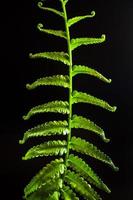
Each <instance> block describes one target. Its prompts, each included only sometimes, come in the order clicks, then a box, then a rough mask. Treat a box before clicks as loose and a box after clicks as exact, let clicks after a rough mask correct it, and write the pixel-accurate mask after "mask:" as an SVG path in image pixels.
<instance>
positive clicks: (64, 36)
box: [37, 23, 67, 39]
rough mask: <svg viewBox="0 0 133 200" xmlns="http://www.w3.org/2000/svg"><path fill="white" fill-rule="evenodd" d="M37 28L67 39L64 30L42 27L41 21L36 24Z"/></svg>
mask: <svg viewBox="0 0 133 200" xmlns="http://www.w3.org/2000/svg"><path fill="white" fill-rule="evenodd" d="M37 28H38V29H39V30H40V31H41V32H44V33H48V34H51V35H55V36H57V37H61V38H64V39H67V37H66V32H65V31H61V30H51V29H44V28H43V24H41V23H39V24H38V25H37Z"/></svg>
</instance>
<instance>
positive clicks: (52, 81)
mask: <svg viewBox="0 0 133 200" xmlns="http://www.w3.org/2000/svg"><path fill="white" fill-rule="evenodd" d="M44 85H53V86H60V87H64V88H69V86H70V84H69V76H67V75H66V76H63V75H54V76H49V77H44V78H40V79H38V80H36V81H35V82H33V83H32V84H27V85H26V88H27V89H29V90H32V89H35V88H37V87H39V86H44Z"/></svg>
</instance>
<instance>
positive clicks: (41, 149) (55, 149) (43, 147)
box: [23, 140, 67, 160]
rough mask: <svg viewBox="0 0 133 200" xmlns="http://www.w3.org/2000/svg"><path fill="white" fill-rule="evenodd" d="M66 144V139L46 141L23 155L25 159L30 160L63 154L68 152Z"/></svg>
mask: <svg viewBox="0 0 133 200" xmlns="http://www.w3.org/2000/svg"><path fill="white" fill-rule="evenodd" d="M66 145H67V143H66V141H65V140H64V141H61V140H57V141H49V142H44V143H42V144H40V145H37V146H34V147H32V148H31V149H29V150H28V152H27V153H26V155H25V156H24V157H23V160H29V159H32V158H37V157H40V156H41V157H42V156H52V155H63V154H64V153H66V152H67V148H66V147H67V146H66Z"/></svg>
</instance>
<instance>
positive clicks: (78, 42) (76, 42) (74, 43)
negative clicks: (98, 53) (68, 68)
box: [71, 35, 106, 50]
mask: <svg viewBox="0 0 133 200" xmlns="http://www.w3.org/2000/svg"><path fill="white" fill-rule="evenodd" d="M105 38H106V37H105V35H102V36H101V38H76V39H72V40H71V50H74V49H76V48H78V47H80V46H82V45H91V44H99V43H102V42H104V41H105Z"/></svg>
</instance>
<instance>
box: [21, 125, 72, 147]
mask: <svg viewBox="0 0 133 200" xmlns="http://www.w3.org/2000/svg"><path fill="white" fill-rule="evenodd" d="M68 133H69V129H68V122H67V121H50V122H46V123H45V124H41V125H38V126H36V127H34V128H31V129H29V130H28V131H26V132H25V133H24V137H23V139H22V140H19V144H24V143H25V142H26V141H27V140H28V139H29V138H32V137H41V136H51V135H61V134H62V135H66V134H68Z"/></svg>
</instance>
